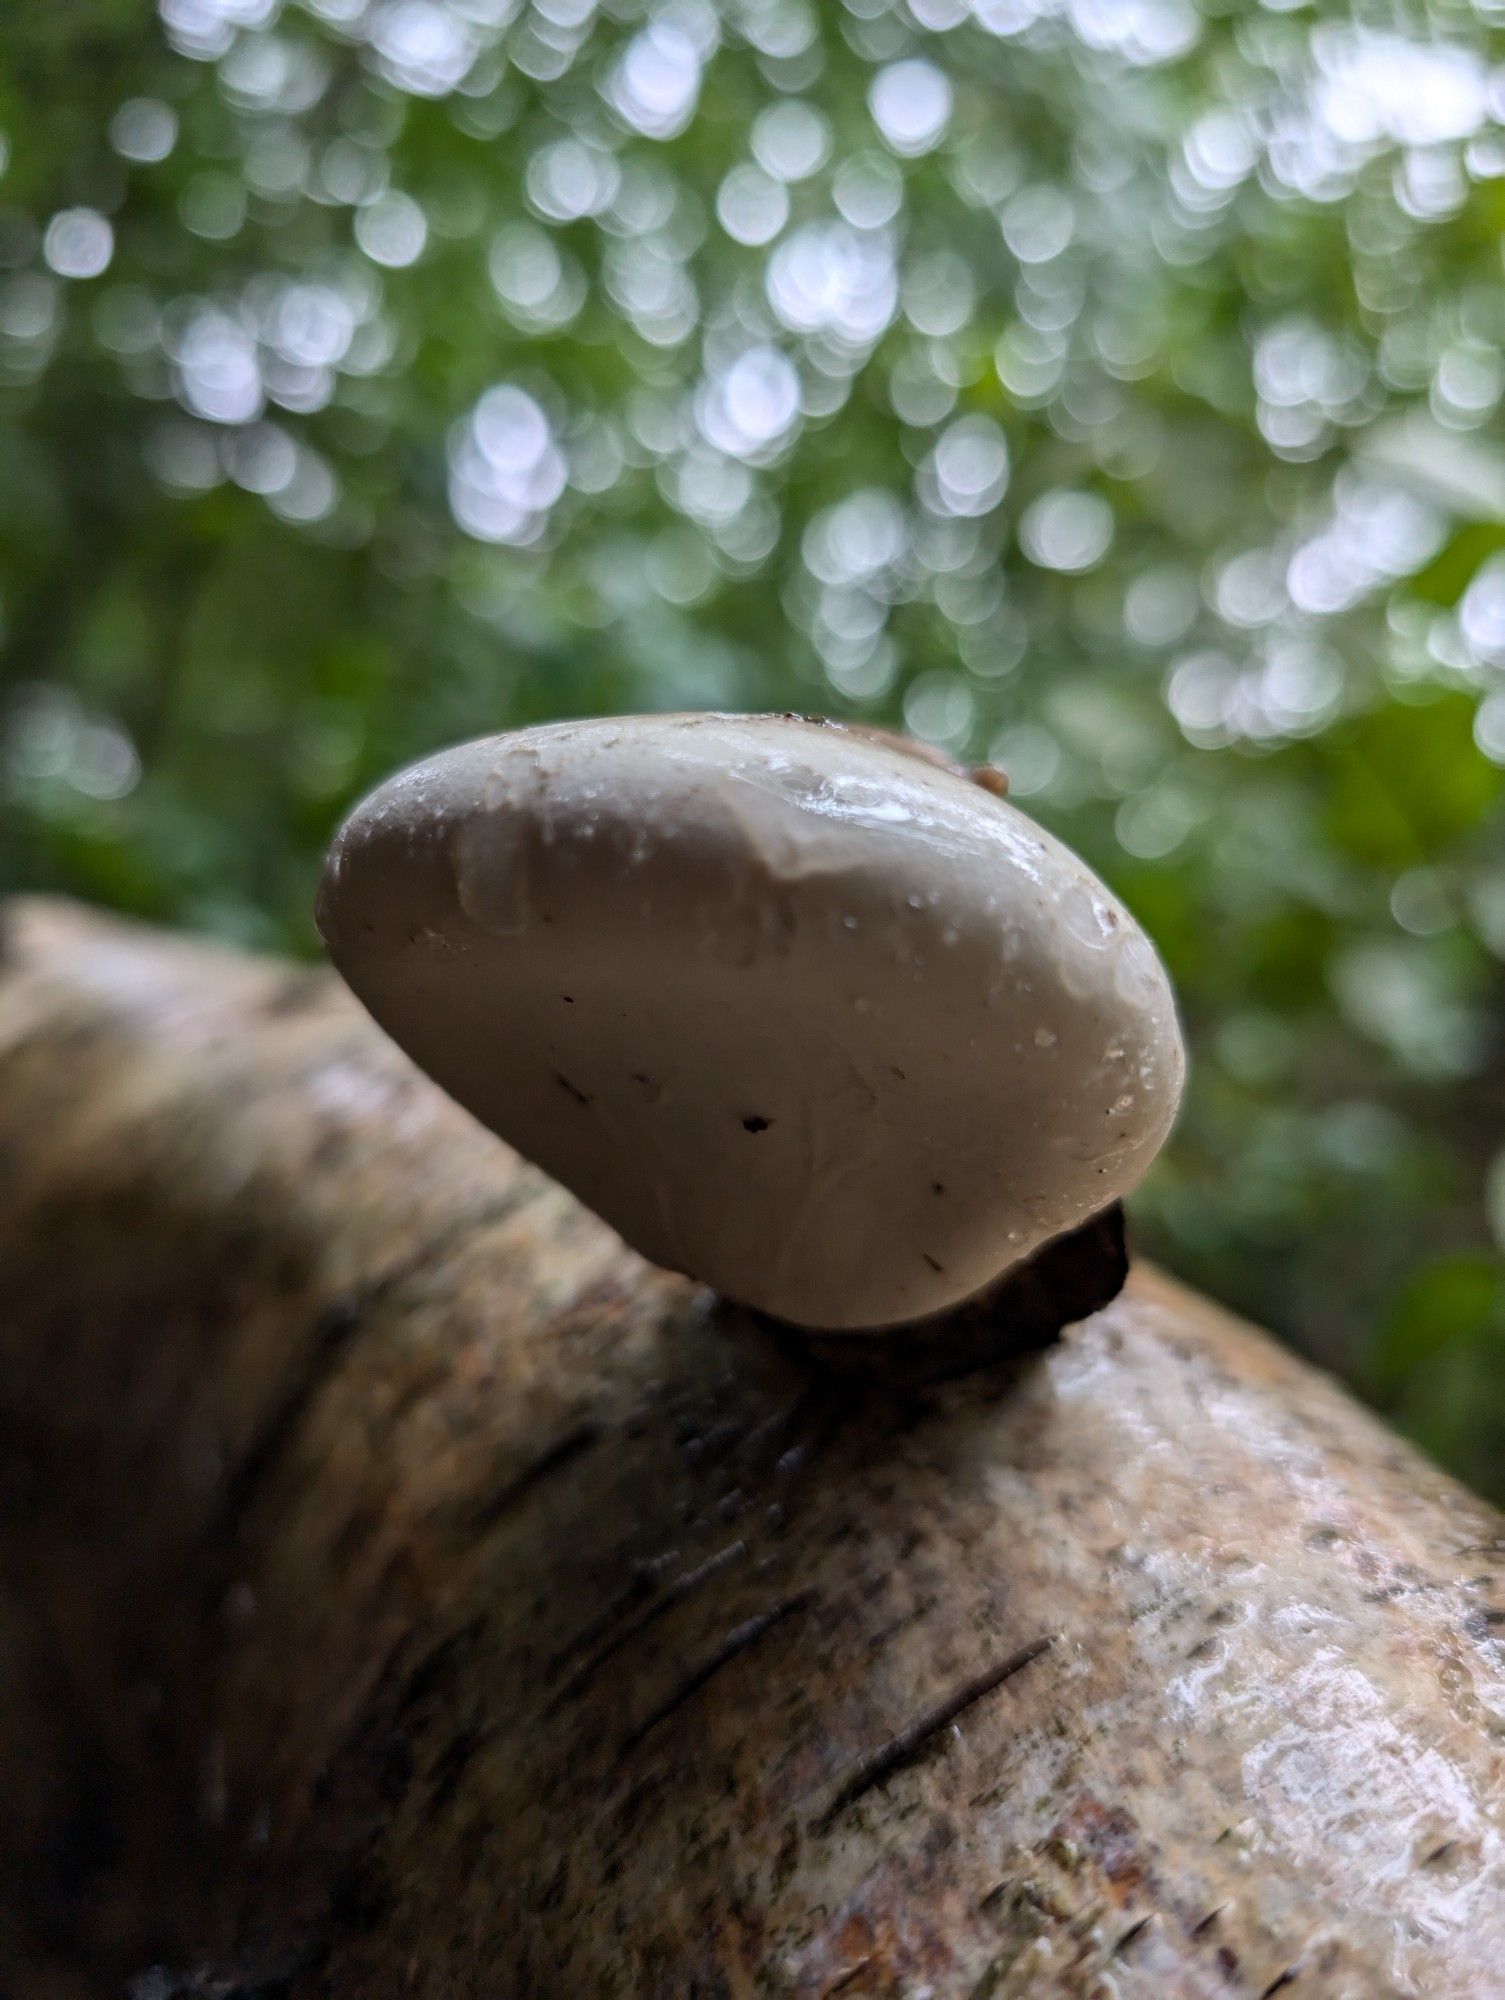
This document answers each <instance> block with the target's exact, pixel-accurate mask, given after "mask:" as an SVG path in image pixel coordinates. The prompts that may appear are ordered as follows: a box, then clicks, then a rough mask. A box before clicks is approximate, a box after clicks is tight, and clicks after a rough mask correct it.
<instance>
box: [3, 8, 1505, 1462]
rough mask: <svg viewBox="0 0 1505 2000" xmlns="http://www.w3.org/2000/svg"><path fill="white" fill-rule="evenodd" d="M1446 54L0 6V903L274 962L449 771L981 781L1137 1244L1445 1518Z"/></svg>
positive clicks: (1451, 118)
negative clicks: (718, 732) (1337, 1383)
mask: <svg viewBox="0 0 1505 2000" xmlns="http://www.w3.org/2000/svg"><path fill="white" fill-rule="evenodd" d="M1502 22H1505V7H1502V6H1501V5H1500V4H1499V0H1494V4H1487V5H1474V6H1463V5H1461V4H1449V0H1434V4H1433V5H1431V6H1429V7H1426V8H1420V7H1409V8H1408V7H1405V6H1400V5H1363V6H1354V7H1348V8H1337V7H1328V6H1322V7H1309V6H1302V5H1299V4H1298V5H1291V4H1278V5H1267V6H1265V7H1262V8H1261V7H1256V6H1251V5H1245V4H1242V0H1239V4H1235V0H1222V4H1218V0H1213V4H1205V5H1202V6H1200V7H1198V6H1194V5H1193V4H1192V0H970V4H966V0H905V4H902V5H898V4H893V3H892V0H846V4H845V5H836V4H831V5H827V6H816V5H815V4H813V0H727V4H723V5H721V6H712V5H711V4H710V0H663V4H660V5H657V6H653V7H645V6H643V5H641V4H638V0H610V4H607V5H598V4H595V0H526V4H525V0H302V4H293V0H286V4H278V0H161V4H160V7H159V9H158V15H157V18H155V19H154V18H152V16H151V15H150V14H149V13H148V12H147V11H146V10H144V9H142V8H141V7H140V6H139V5H136V4H133V3H132V0H70V4H68V5H56V6H47V7H31V8H25V9H18V10H15V18H14V19H13V20H11V21H9V22H8V23H7V27H6V33H5V48H4V51H3V53H0V133H3V140H0V160H3V163H4V171H3V174H0V432H3V451H0V610H3V642H4V665H3V673H4V679H3V687H0V700H3V709H0V732H3V733H0V756H3V760H4V764H3V768H4V773H5V788H6V815H5V827H6V863H5V874H6V879H7V880H8V881H10V882H13V883H22V884H27V885H33V886H42V887H51V888H63V889H67V890H70V891H73V892H76V893H80V894H83V895H86V896H89V897H92V898H94V899H96V900H102V901H105V902H107V903H111V904H114V905H117V906H119V907H121V908H124V909H128V910H132V911H137V912H141V913H143V914H147V915H151V916H155V917H160V918H164V919H170V920H173V921H177V922H182V923H186V924H190V925H195V926H199V927H203V928H208V929H212V930H215V931H219V932H221V933H226V934H229V935H232V936H238V937H241V938H245V939H247V940H249V941H251V942H254V943H258V944H272V945H279V946H284V947H287V946H291V947H293V948H296V949H300V950H310V949H312V947H313V943H314V940H313V935H312V929H311V922H310V914H309V912H310V904H311V894H312V884H313V881H314V877H315V874H316V871H317V866H318V861H319V857H320V854H321V851H322V848H323V845H324V843H325V841H326V839H327V837H328V834H329V831H330V828H331V826H332V824H333V822H334V820H335V818H336V817H337V816H338V814H339V813H340V811H341V810H342V808H343V807H344V806H345V805H346V804H347V803H348V802H349V801H350V800H351V798H352V797H354V796H355V795H356V794H358V793H359V792H360V791H361V790H363V789H364V788H366V787H367V786H369V785H370V784H372V783H374V782H375V781H376V780H377V779H378V778H380V777H381V776H383V775H385V774H386V773H387V772H388V771H389V770H390V769H392V768H393V767H394V766H395V765H397V764H399V763H401V762H403V761H406V760H407V759H409V758H411V757H413V756H415V755H418V754H419V753H421V752H422V751H424V750H425V749H427V748H429V747H432V746H434V745H437V744H440V743H444V742H448V741H453V740H455V739H457V738H459V737H463V736H466V735H473V734H477V733H480V732H483V731H486V730H491V729H496V728H499V727H506V726H509V725H515V724H518V723H522V722H527V721H533V720H539V719H543V718H546V717H554V716H564V715H574V714H584V713H591V712H600V711H609V710H623V709H634V708H649V707H657V708H673V707H727V708H769V707H794V708H800V709H812V710H825V711H828V712H832V713H837V714H854V715H864V716H871V717H874V718H876V719H880V720H886V721H894V722H901V723H903V724H904V725H905V726H907V727H908V728H909V729H911V730H912V731H913V732H915V733H916V734H918V735H919V736H921V737H924V738H926V739H928V740H930V741H933V742H936V743H938V744H941V745H944V746H945V747H947V748H949V749H951V750H954V751H956V752H959V753H961V754H965V755H969V756H973V757H989V758H992V759H993V760H995V761H996V762H998V763H999V764H1001V765H1002V766H1003V768H1004V769H1005V770H1006V771H1007V773H1008V775H1009V777H1010V780H1011V783H1012V788H1013V794H1014V796H1015V798H1016V799H1018V800H1019V802H1020V803H1021V804H1022V805H1023V806H1024V807H1025V809H1026V810H1028V811H1030V812H1032V813H1035V814H1037V815H1038V816H1039V817H1040V818H1041V819H1042V820H1043V821H1044V822H1046V823H1047V824H1049V825H1050V826H1051V827H1052V828H1053V829H1055V830H1056V831H1058V832H1060V833H1061V834H1062V835H1063V836H1064V837H1065V838H1066V839H1068V840H1069V841H1071V842H1072V843H1073V844H1074V845H1076V846H1077V847H1079V848H1080V849H1081V851H1082V852H1083V853H1084V854H1086V855H1087V856H1088V858H1089V859H1090V860H1091V861H1092V862H1093V864H1094V865H1095V866H1096V867H1098V868H1099V869H1100V870H1101V871H1102V872H1103V874H1104V875H1105V876H1106V877H1107V878H1108V879H1109V880H1110V881H1111V882H1112V883H1113V885H1114V886H1115V888H1117V889H1118V891H1119V892H1120V893H1121V894H1122V895H1123V896H1124V897H1125V899H1126V900H1127V901H1128V902H1129V904H1130V905H1131V906H1132V907H1133V908H1134V910H1135V911H1136V912H1137V913H1138V914H1139V916H1140V917H1141V918H1142V919H1143V921H1144V922H1145V923H1146V925H1147V926H1148V927H1149V929H1150V930H1151V932H1152V933H1153V934H1154V936H1155V937H1156V939H1157V941H1158V943H1159V944H1160V946H1161V949H1162V951H1163V953H1164V955H1165V957H1166V959H1167V961H1168V963H1169V965H1170V967H1171V970H1172V973H1173V975H1174V977H1175V979H1176V981H1177V984H1178V987H1179V990H1180V993H1181V995H1182V999H1183V1004H1184V1009H1185V1014H1186V1020H1187V1025H1188V1030H1189V1033H1190V1036H1191V1039H1192V1044H1193V1049H1194V1071H1193V1080H1192V1087H1191V1092H1190V1097H1189V1102H1188V1105H1187V1109H1186V1112H1185V1115H1184V1118H1183V1122H1182V1126H1181V1130H1180V1133H1179V1136H1178V1138H1177V1141H1176V1142H1175V1145H1174V1148H1173V1150H1172V1153H1171V1155H1170V1156H1169V1158H1168V1160H1167V1161H1166V1162H1165V1163H1164V1164H1163V1166H1162V1167H1161V1168H1160V1169H1159V1170H1157V1174H1156V1176H1155V1177H1154V1179H1153V1181H1152V1182H1151V1184H1150V1185H1149V1186H1147V1188H1146V1189H1145V1190H1144V1194H1143V1197H1142V1199H1141V1201H1140V1203H1139V1210H1138V1224H1139V1228H1140V1231H1141V1236H1142V1239H1143V1240H1144V1241H1145V1242H1146V1243H1147V1244H1148V1245H1150V1246H1151V1247H1153V1248H1154V1249H1155V1250H1156V1251H1157V1252H1158V1253H1160V1254H1162V1255H1163V1256H1164V1257H1165V1258H1166V1259H1167V1260H1168V1261H1169V1262H1170V1263H1171V1264H1173V1265H1174V1267H1175V1268H1176V1269H1178V1270H1179V1271H1180V1272H1182V1273H1183V1274H1185V1275H1186V1276H1188V1277H1189V1278H1191V1279H1193V1280H1195V1281H1198V1282H1200V1283H1202V1284H1204V1285H1205V1286H1207V1287H1208V1288H1209V1289H1211V1290H1212V1291H1214V1292H1215V1293H1217V1294H1218V1295H1220V1296H1221V1297H1223V1298H1226V1299H1229V1300H1231V1301H1233V1302H1234V1303H1236V1304H1237V1305H1239V1306H1241V1307H1243V1308H1244V1309H1246V1310H1247V1311H1249V1312H1250V1313H1252V1314H1253V1315H1255V1316H1256V1317H1259V1318H1261V1319H1264V1320H1266V1321H1268V1322H1271V1323H1273V1324H1275V1325H1276V1326H1278V1327H1279V1328H1281V1329H1282V1330H1284V1331H1285V1332H1287V1333H1288V1334H1290V1335H1292V1336H1293V1337H1294V1338H1296V1339H1297V1340H1298V1341H1300V1342H1301V1343H1302V1344H1303V1345H1304V1346H1305V1347H1306V1348H1307V1349H1308V1350H1309V1351H1312V1352H1314V1353H1316V1354H1317V1355H1318V1356H1319V1357H1321V1358H1323V1359H1326V1360H1329V1361H1331V1362H1333V1363H1335V1364H1336V1365H1339V1366H1341V1367H1342V1368H1343V1369H1344V1370H1345V1371H1346V1372H1347V1373H1349V1374H1350V1376H1352V1377H1353V1378H1354V1379H1355V1380H1357V1382H1358V1383H1359V1385H1360V1386H1361V1387H1363V1388H1364V1389H1366V1390H1367V1391H1368V1393H1370V1394H1371V1395H1372V1396H1374V1397H1375V1398H1376V1399H1378V1400H1379V1401H1380V1402H1381V1403H1382V1404H1383V1405H1384V1406H1385V1407H1387V1408H1389V1409H1390V1410H1391V1411H1392V1412H1393V1413H1395V1414H1397V1415H1398V1416H1399V1417H1400V1418H1401V1419H1402V1420H1403V1421H1404V1422H1405V1423H1407V1424H1408V1425H1409V1426H1410V1427H1411V1428H1412V1429H1413V1430H1414V1431H1415V1432H1416V1433H1417V1434H1418V1435H1419V1436H1420V1437H1421V1438H1422V1440H1423V1441H1424V1442H1425V1443H1427V1444H1428V1445H1429V1446H1431V1447H1432V1448H1433V1449H1434V1450H1436V1451H1438V1452H1440V1453H1441V1454H1442V1455H1443V1456H1444V1457H1445V1458H1447V1460H1448V1461H1449V1462H1450V1463H1452V1464H1453V1465H1454V1466H1456V1467H1458V1468H1459V1469H1460V1470H1463V1471H1464V1472H1466V1473H1468V1474H1469V1475H1470V1476H1472V1477H1473V1478H1474V1479H1475V1480H1477V1481H1481V1482H1483V1483H1486V1484H1492V1485H1493V1486H1494V1487H1495V1488H1496V1490H1501V1489H1502V1488H1505V1450H1502V1444H1501V1440H1502V1438H1505V1366H1502V1364H1505V1276H1502V1262H1501V1255H1500V1243H1501V1241H1502V1240H1505V1154H1502V1153H1501V1151H1500V1150H1499V1149H1500V1147H1501V1143H1502V1139H1505V1116H1502V1113H1505V1051H1502V1048H1501V1043H1500V1034H1499V1020H1500V1011H1501V1010H1500V1001H1501V996H1502V987H1505V980H1502V959H1505V838H1502V832H1501V825H1502V822H1501V817H1500V812H1499V806H1500V793H1501V787H1502V783H1505V768H1502V767H1505V444H1502V437H1501V431H1500V426H1499V414H1498V413H1499V408H1500V401H1501V395H1502V390H1505V362H1502V350H1505V271H1502V255H1501V242H1502V233H1505V65H1502V60H1501V58H1502V43H1501V36H1500V27H1501V24H1502Z"/></svg>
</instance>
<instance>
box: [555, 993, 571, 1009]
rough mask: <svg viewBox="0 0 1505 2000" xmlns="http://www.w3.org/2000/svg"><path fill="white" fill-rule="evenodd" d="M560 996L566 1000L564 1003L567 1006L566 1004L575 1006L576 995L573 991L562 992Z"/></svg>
mask: <svg viewBox="0 0 1505 2000" xmlns="http://www.w3.org/2000/svg"><path fill="white" fill-rule="evenodd" d="M559 997H560V999H561V1000H562V1001H563V1002H564V1004H565V1006H566V1007H573V1006H574V1004H575V996H574V994H573V993H561V994H560V996H559Z"/></svg>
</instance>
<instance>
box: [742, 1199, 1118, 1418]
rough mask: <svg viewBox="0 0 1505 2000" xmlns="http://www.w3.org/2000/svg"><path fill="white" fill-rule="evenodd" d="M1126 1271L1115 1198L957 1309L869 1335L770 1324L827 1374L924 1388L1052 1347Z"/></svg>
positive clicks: (1108, 1299) (1102, 1302)
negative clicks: (821, 1331)
mask: <svg viewBox="0 0 1505 2000" xmlns="http://www.w3.org/2000/svg"><path fill="white" fill-rule="evenodd" d="M1128 1275H1129V1246H1128V1235H1127V1230H1126V1228H1125V1223H1124V1211H1123V1203H1122V1202H1117V1201H1116V1202H1114V1203H1113V1204H1112V1206H1111V1207H1109V1208H1105V1209H1104V1210H1103V1211H1102V1213H1101V1214H1099V1215H1094V1216H1093V1217H1092V1218H1091V1220H1090V1221H1088V1222H1084V1223H1083V1224H1082V1225H1081V1226H1080V1228H1077V1229H1073V1230H1070V1231H1068V1232H1067V1234H1066V1235H1064V1236H1057V1237H1056V1238H1055V1239H1054V1240H1053V1241H1052V1242H1050V1243H1047V1244H1045V1245H1044V1246H1043V1247H1042V1248H1041V1249H1039V1250H1037V1251H1036V1252H1035V1254H1034V1256H1033V1257H1030V1258H1028V1259H1026V1261H1025V1262H1024V1263H1023V1264H1019V1265H1017V1266H1016V1267H1015V1268H1014V1269H1013V1270H1012V1271H1008V1272H1005V1274H1004V1276H1003V1277H1001V1278H1000V1279H999V1280H998V1281H997V1283H996V1284H993V1285H991V1286H989V1287H988V1289H987V1290H986V1291H983V1292H979V1293H978V1294H977V1296H976V1297H975V1298H972V1299H968V1300H967V1301H966V1302H965V1303H964V1304H962V1305H959V1306H956V1307H953V1308H952V1310H951V1311H950V1312H944V1313H934V1314H932V1315H930V1316H929V1317H928V1318H926V1319H920V1320H915V1321H913V1322H912V1323H911V1324H909V1325H907V1326H893V1327H876V1328H874V1329H873V1330H872V1331H871V1332H870V1333H862V1332H858V1333H820V1332H812V1331H811V1330H809V1329H808V1328H805V1327H797V1326H790V1325H788V1324H787V1323H785V1322H783V1321H768V1322H766V1323H767V1324H769V1325H771V1326H772V1327H774V1329H775V1331H776V1333H777V1336H778V1340H779V1344H780V1346H781V1347H783V1348H785V1349H786V1351H788V1352H790V1353H792V1354H797V1355H798V1356H799V1357H800V1358H801V1359H802V1360H804V1361H805V1362H806V1363H807V1364H808V1365H809V1366H811V1367H813V1368H814V1369H815V1370H816V1371H817V1372H819V1373H821V1374H827V1375H847V1376H854V1375H855V1376H865V1377H868V1378H870V1379H872V1380H873V1381H875V1382H880V1383H881V1382H888V1383H892V1384H894V1385H895V1386H898V1387H918V1386H922V1385H924V1384H926V1383H930V1382H948V1381H953V1380H955V1379H956V1377H958V1376H961V1375H971V1374H974V1373H976V1372H977V1371H978V1370H979V1369H983V1368H991V1367H993V1366H994V1365H995V1364H996V1363H998V1362H1002V1361H1010V1360H1014V1359H1016V1358H1017V1357H1019V1356H1021V1355H1025V1354H1034V1353H1038V1352H1039V1351H1040V1350H1041V1349H1042V1348H1046V1347H1050V1346H1053V1345H1054V1343H1055V1342H1056V1341H1058V1340H1059V1339H1060V1337H1061V1333H1062V1329H1063V1328H1065V1327H1068V1326H1071V1325H1073V1324H1074V1323H1075V1322H1076V1321H1077V1320H1082V1319H1087V1318H1089V1317H1090V1316H1091V1315H1092V1314H1093V1313H1095V1312H1100V1311H1101V1310H1102V1308H1103V1307H1104V1306H1106V1305H1110V1304H1111V1303H1112V1301H1113V1300H1114V1299H1116V1298H1117V1297H1118V1295H1119V1293H1120V1292H1121V1291H1122V1290H1123V1288H1124V1281H1125V1280H1126V1279H1127V1277H1128ZM723 1310H725V1308H723Z"/></svg>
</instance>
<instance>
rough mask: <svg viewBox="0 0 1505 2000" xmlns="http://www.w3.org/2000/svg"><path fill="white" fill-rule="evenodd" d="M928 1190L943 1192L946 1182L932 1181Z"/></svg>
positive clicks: (933, 1192)
mask: <svg viewBox="0 0 1505 2000" xmlns="http://www.w3.org/2000/svg"><path fill="white" fill-rule="evenodd" d="M930 1192H931V1193H932V1194H944V1193H945V1192H946V1183H945V1182H944V1181H932V1182H931V1183H930Z"/></svg>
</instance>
